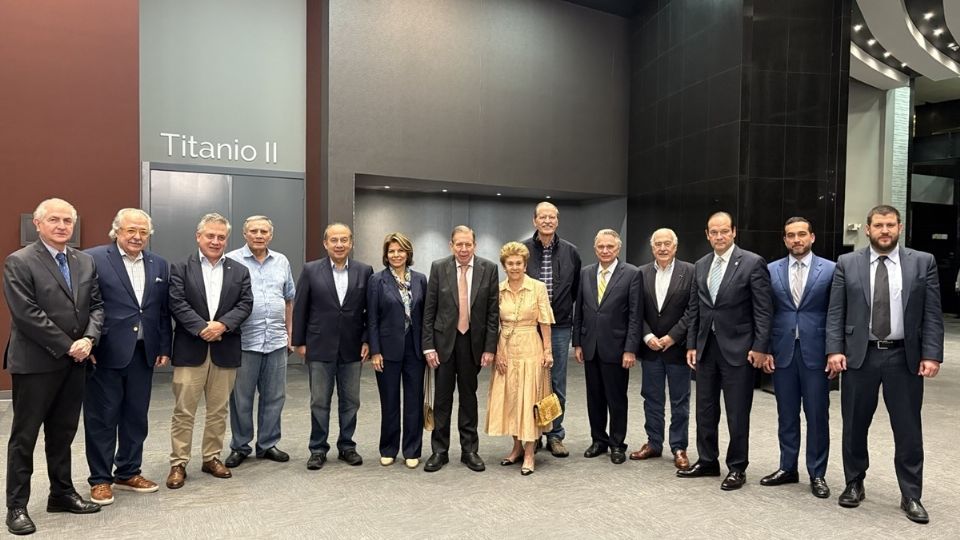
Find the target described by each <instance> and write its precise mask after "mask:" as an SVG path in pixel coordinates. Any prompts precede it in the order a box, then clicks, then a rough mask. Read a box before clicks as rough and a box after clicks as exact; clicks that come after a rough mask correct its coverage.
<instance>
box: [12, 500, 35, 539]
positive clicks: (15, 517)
mask: <svg viewBox="0 0 960 540" xmlns="http://www.w3.org/2000/svg"><path fill="white" fill-rule="evenodd" d="M7 530H8V531H10V534H17V535H23V534H33V533H35V532H37V526H36V525H34V524H33V520H32V519H30V514H28V513H27V509H26V508H25V507H23V506H17V507H14V508H10V509H8V510H7Z"/></svg>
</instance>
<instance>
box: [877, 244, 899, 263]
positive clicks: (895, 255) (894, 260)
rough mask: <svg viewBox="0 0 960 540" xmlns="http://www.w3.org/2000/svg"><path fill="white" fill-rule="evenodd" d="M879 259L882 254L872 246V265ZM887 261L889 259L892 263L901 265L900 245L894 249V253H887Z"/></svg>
mask: <svg viewBox="0 0 960 540" xmlns="http://www.w3.org/2000/svg"><path fill="white" fill-rule="evenodd" d="M878 258H880V254H879V253H877V252H876V251H875V250H874V249H873V246H870V264H873V263H874V261H876V260H877V259H878ZM887 259H889V260H890V262H892V263H895V264H900V246H899V245H898V246H897V247H895V248H893V251H891V252H890V253H887Z"/></svg>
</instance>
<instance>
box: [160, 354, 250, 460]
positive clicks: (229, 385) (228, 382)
mask: <svg viewBox="0 0 960 540" xmlns="http://www.w3.org/2000/svg"><path fill="white" fill-rule="evenodd" d="M236 378H237V368H222V367H219V366H217V365H216V364H214V363H213V362H212V361H211V360H210V353H209V352H208V353H207V359H206V360H205V361H204V362H203V364H201V365H199V366H178V367H175V368H173V398H174V405H173V417H172V418H171V419H170V445H171V448H172V451H171V452H170V466H176V465H186V464H187V462H189V461H190V447H191V444H192V443H193V426H194V423H195V419H196V414H197V406H198V405H199V404H200V397H201V396H203V398H204V401H205V403H206V410H207V413H206V415H207V416H206V422H205V424H204V427H203V447H202V451H203V461H204V462H207V461H210V460H211V459H213V458H219V457H220V452H221V451H222V450H223V438H224V435H225V434H226V431H227V403H229V401H230V392H232V391H233V383H234V381H235V380H236Z"/></svg>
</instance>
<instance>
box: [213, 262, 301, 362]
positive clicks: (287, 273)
mask: <svg viewBox="0 0 960 540" xmlns="http://www.w3.org/2000/svg"><path fill="white" fill-rule="evenodd" d="M227 257H230V258H231V259H233V260H235V261H237V262H239V263H242V264H243V265H244V266H246V267H247V269H249V270H250V288H251V289H253V311H252V312H251V313H250V317H248V318H247V320H246V321H244V323H243V325H242V326H241V327H240V332H241V336H240V343H241V347H242V348H243V350H245V351H253V352H259V353H268V352H272V351H275V350H277V349H280V348H283V347H286V346H287V326H286V321H285V317H286V305H287V302H288V301H293V295H294V293H295V292H296V289H295V285H294V283H293V271H292V270H290V261H288V260H287V258H286V257H285V256H284V255H283V254H282V253H278V252H276V251H273V250H267V258H266V259H264V260H263V262H262V263H261V262H260V261H258V260H257V258H256V257H254V256H253V253H251V252H250V247H249V246H243V247H242V248H240V249H235V250H233V251H231V252H230V253H227Z"/></svg>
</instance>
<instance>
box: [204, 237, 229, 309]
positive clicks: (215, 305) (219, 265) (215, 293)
mask: <svg viewBox="0 0 960 540" xmlns="http://www.w3.org/2000/svg"><path fill="white" fill-rule="evenodd" d="M224 259H226V257H225V256H223V255H221V256H220V259H218V260H217V262H216V264H210V260H209V259H207V258H206V257H205V256H204V255H203V252H202V251H201V252H200V271H201V272H202V273H203V289H204V291H205V292H206V293H207V309H208V310H209V311H210V320H211V321H213V320H216V319H215V317H216V316H217V309H219V308H220V289H222V288H223V260H224Z"/></svg>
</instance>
